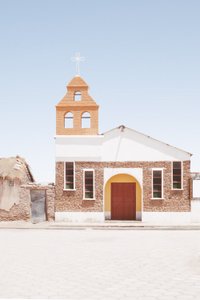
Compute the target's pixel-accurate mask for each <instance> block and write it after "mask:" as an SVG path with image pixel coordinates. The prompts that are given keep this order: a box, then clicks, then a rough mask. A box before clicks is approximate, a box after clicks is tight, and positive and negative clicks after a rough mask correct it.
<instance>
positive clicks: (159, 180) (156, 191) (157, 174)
mask: <svg viewBox="0 0 200 300" xmlns="http://www.w3.org/2000/svg"><path fill="white" fill-rule="evenodd" d="M152 196H153V197H152V198H153V199H162V198H163V172H162V170H153V195H152Z"/></svg>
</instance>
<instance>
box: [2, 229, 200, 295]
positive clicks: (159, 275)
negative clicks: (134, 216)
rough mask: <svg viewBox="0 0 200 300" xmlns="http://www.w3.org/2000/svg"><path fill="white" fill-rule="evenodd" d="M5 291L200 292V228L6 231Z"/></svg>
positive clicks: (8, 293) (113, 293)
mask: <svg viewBox="0 0 200 300" xmlns="http://www.w3.org/2000/svg"><path fill="white" fill-rule="evenodd" d="M0 298H35V299H36V298H40V299H41V298H42V299H44V298H45V299H46V298H50V299H87V300H90V299H91V300H95V299H103V300H107V299H108V300H110V299H120V300H121V299H131V300H132V299H137V300H140V299H142V300H146V299H148V300H150V299H152V300H165V299H166V300H171V299H180V300H186V299H187V300H189V299H191V300H197V299H198V300H199V299H200V231H172V230H171V231H163V230H162V231H159V230H157V231H155V230H154V231H150V230H148V231H141V230H139V231H137V230H91V229H89V230H30V229H29V230H23V229H21V230H20V229H18V230H12V229H9V230H6V229H1V230H0Z"/></svg>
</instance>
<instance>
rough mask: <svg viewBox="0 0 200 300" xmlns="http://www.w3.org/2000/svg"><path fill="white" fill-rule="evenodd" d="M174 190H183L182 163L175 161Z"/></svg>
mask: <svg viewBox="0 0 200 300" xmlns="http://www.w3.org/2000/svg"><path fill="white" fill-rule="evenodd" d="M172 177H173V185H172V186H173V189H174V190H181V189H182V162H181V161H174V162H173V176H172Z"/></svg>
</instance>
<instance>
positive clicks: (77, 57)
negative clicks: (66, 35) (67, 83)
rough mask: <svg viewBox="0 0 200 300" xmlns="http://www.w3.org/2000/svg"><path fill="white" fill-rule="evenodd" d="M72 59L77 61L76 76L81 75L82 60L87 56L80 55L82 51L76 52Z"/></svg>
mask: <svg viewBox="0 0 200 300" xmlns="http://www.w3.org/2000/svg"><path fill="white" fill-rule="evenodd" d="M72 61H74V62H76V76H79V75H80V62H81V61H85V57H82V56H80V53H75V56H74V57H72Z"/></svg>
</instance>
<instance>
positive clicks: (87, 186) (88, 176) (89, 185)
mask: <svg viewBox="0 0 200 300" xmlns="http://www.w3.org/2000/svg"><path fill="white" fill-rule="evenodd" d="M83 198H84V199H88V200H90V199H94V198H95V197H94V170H84V195H83Z"/></svg>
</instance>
